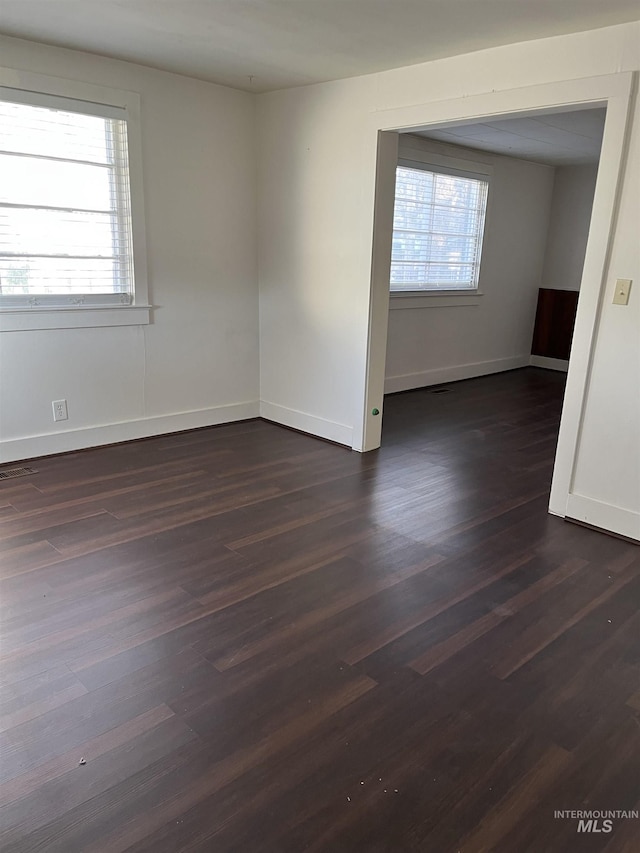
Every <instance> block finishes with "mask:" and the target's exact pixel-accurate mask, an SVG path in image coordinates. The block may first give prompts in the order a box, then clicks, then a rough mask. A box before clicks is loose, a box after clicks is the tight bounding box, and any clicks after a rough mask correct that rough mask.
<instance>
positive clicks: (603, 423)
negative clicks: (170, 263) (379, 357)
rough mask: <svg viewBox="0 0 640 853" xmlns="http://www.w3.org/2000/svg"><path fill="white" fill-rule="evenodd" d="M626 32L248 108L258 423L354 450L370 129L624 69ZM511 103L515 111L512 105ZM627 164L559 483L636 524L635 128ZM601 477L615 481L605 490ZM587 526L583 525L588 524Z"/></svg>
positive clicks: (639, 159)
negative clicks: (627, 286)
mask: <svg viewBox="0 0 640 853" xmlns="http://www.w3.org/2000/svg"><path fill="white" fill-rule="evenodd" d="M639 29H640V28H639V26H638V24H628V25H623V26H618V27H609V28H605V29H601V30H594V31H592V32H585V33H577V34H573V35H569V36H561V37H557V38H552V39H544V40H540V41H533V42H526V43H523V44H517V45H509V46H506V47H501V48H496V49H492V50H487V51H480V52H477V53H473V54H468V55H465V56H460V57H454V58H450V59H445V60H439V61H436V62H431V63H426V64H422V65H416V66H411V67H409V68H401V69H396V70H394V71H389V72H384V73H379V74H372V75H368V76H366V77H360V78H355V79H351V80H344V81H340V82H335V83H326V84H321V85H317V86H309V87H305V88H300V89H295V90H287V91H282V92H275V93H270V94H267V95H264V96H261V98H260V105H259V135H260V143H261V144H260V150H259V157H260V202H259V205H260V206H259V231H260V236H261V242H260V317H261V377H262V392H261V393H262V398H263V399H264V400H268V401H269V402H270V403H271V404H272V405H273V408H272V409H271V411H272V413H277V412H279V413H280V414H281V417H282V419H283V420H285V419H288V420H289V422H293V423H294V425H297V426H300V427H301V428H303V429H305V428H306V429H310V428H311V427H315V429H316V431H317V432H318V433H319V434H323V435H326V436H327V437H336V435H340V436H342V437H343V438H342V440H345V438H346V436H348V435H349V434H351V435H352V436H354V444H355V445H356V446H362V445H361V444H359V438H357V437H360V439H361V436H362V434H363V423H364V400H365V398H366V388H367V361H368V351H367V348H368V336H367V330H368V318H369V309H370V268H371V236H372V229H373V211H374V191H375V182H374V172H375V162H376V144H377V135H376V128H377V127H393V126H394V125H393V124H392V123H389V122H386V121H384V120H383V121H380V118H381V117H382V118H383V117H384V112H385V111H387V110H389V111H393V110H398V109H400V108H403V107H411V106H412V105H424V104H425V103H427V102H433V103H438V102H442V101H445V100H447V99H454V98H458V99H464V98H466V97H467V96H469V95H472V94H477V95H481V94H483V93H487V94H490V93H494V92H497V91H501V90H513V91H515V92H517V89H518V87H527V86H535V85H539V84H545V83H555V82H557V81H563V80H572V79H578V78H585V77H592V76H598V75H606V74H615V73H617V72H621V71H628V70H633V69H638V67H639V66H640V58H639V57H638V50H637V45H638V39H639V34H640V33H639ZM506 100H507V99H503V102H506ZM511 100H512V102H513V104H514V105H517V104H518V98H517V96H516V95H514V96H513V98H512V99H511ZM514 108H515V109H517V108H518V107H517V106H515V107H514ZM637 121H638V118H637V117H636V118H635V122H636V123H637ZM395 126H396V127H397V126H398V125H395ZM629 158H630V165H629V169H628V172H627V175H626V179H625V192H624V194H623V200H622V209H621V215H620V216H619V217H618V218H617V220H616V226H615V237H614V241H613V247H612V253H611V255H610V260H609V278H610V282H609V289H608V292H607V299H606V302H605V304H604V305H603V312H602V318H601V321H600V325H599V330H598V332H597V339H596V342H595V350H594V354H593V368H592V376H591V381H590V385H589V390H588V399H587V401H586V408H585V411H584V424H583V430H582V439H581V445H580V452H579V455H578V459H577V469H576V471H575V477H574V479H575V486H576V488H580V489H581V490H583V491H584V495H585V498H587V499H588V501H590V506H591V507H596V506H597V505H598V504H599V503H604V504H607V505H609V504H608V502H610V501H612V500H613V499H614V498H615V500H616V501H617V504H616V506H618V507H619V508H621V509H623V510H624V511H625V512H628V513H630V514H631V516H630V517H632V518H633V519H636V518H640V497H639V496H638V494H637V482H638V475H639V473H640V442H639V441H637V436H638V434H640V408H639V406H638V403H637V395H638V393H639V391H638V389H640V335H638V328H640V316H639V314H640V292H639V291H640V286H639V285H640V281H638V279H639V278H640V266H639V263H638V258H637V254H636V247H637V242H638V241H637V234H638V211H637V207H636V205H637V201H636V200H635V198H634V195H635V194H636V188H637V186H638V181H639V176H638V165H639V163H640V140H639V139H638V131H637V128H636V129H635V130H634V134H633V138H632V145H631V149H630V152H629ZM616 276H618V277H624V278H635V279H636V284H635V285H634V288H635V289H634V290H632V294H631V301H630V304H629V306H628V307H627V308H622V309H621V308H619V307H618V306H613V305H611V304H610V296H611V288H612V286H613V285H612V281H613V278H614V277H616ZM620 358H623V359H624V360H623V361H622V362H621V361H620ZM621 364H624V369H623V370H622V369H621V367H620V365H621ZM616 365H617V366H616ZM369 402H370V403H371V402H372V401H369ZM373 405H376V402H374V403H373ZM369 408H370V407H369ZM603 411H606V413H607V415H606V417H604V416H603V415H602V414H601V413H602V412H603ZM620 424H622V425H623V427H624V430H625V433H626V434H628V435H629V436H630V437H629V440H628V442H627V443H622V442H620V441H619V440H618V433H619V427H620ZM634 436H635V438H634ZM338 440H340V439H338ZM605 449H606V453H605V452H604V450H605ZM611 471H615V472H616V474H619V477H618V479H617V481H616V482H615V483H612V478H611V473H610V472H611ZM596 515H597V513H596ZM598 517H601V516H598ZM616 518H619V515H617V516H616ZM586 520H591V521H592V523H597V521H595V520H594V517H593V516H592V517H591V519H589V518H587V519H586ZM616 525H617V521H615V522H612V523H611V524H608V525H604V526H609V528H610V529H615V528H616ZM621 526H622V525H618V529H620V528H621ZM625 529H630V527H628V526H627V527H626V528H625ZM629 535H630V534H629ZM638 538H640V525H639V526H638Z"/></svg>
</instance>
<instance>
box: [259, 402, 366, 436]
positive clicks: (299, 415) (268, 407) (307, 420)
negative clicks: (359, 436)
mask: <svg viewBox="0 0 640 853" xmlns="http://www.w3.org/2000/svg"><path fill="white" fill-rule="evenodd" d="M260 416H261V417H263V418H265V419H266V420H268V421H273V422H274V423H277V424H282V425H283V426H288V427H293V429H299V430H301V431H302V432H308V433H309V434H310V435H317V436H320V438H326V439H328V440H329V441H335V442H337V443H338V444H344V445H345V446H346V447H351V444H352V440H353V427H350V426H347V425H346V424H339V423H336V422H335V421H327V420H325V419H324V418H318V417H316V416H315V415H309V414H307V413H306V412H299V411H298V410H297V409H289V408H287V407H286V406H279V405H277V403H269V402H267V401H266V400H261V401H260Z"/></svg>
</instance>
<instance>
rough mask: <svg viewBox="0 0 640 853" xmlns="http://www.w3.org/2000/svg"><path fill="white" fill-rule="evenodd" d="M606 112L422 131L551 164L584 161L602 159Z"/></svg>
mask: <svg viewBox="0 0 640 853" xmlns="http://www.w3.org/2000/svg"><path fill="white" fill-rule="evenodd" d="M605 116H606V110H605V109H602V108H600V109H590V110H573V111H571V112H564V113H544V114H541V115H537V116H529V117H526V118H520V117H517V118H507V119H500V120H499V121H485V122H476V123H474V124H461V125H456V126H455V127H448V128H446V129H445V130H435V129H434V130H425V131H422V132H420V133H419V134H418V135H419V136H426V137H428V138H429V139H437V140H439V141H440V142H450V143H454V144H455V145H464V146H466V147H467V148H474V149H476V150H477V151H490V152H492V153H493V154H505V155H507V156H508V157H520V158H521V159H523V160H531V161H533V162H535V163H545V164H546V165H547V166H568V165H580V164H585V163H597V162H598V159H599V157H600V147H601V145H602V132H603V130H604V120H605Z"/></svg>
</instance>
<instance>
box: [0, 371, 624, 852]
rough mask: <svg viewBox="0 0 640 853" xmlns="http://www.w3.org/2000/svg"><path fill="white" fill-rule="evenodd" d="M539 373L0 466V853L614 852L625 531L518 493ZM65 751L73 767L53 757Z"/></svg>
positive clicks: (618, 845)
mask: <svg viewBox="0 0 640 853" xmlns="http://www.w3.org/2000/svg"><path fill="white" fill-rule="evenodd" d="M562 393H563V385H562V376H561V375H560V374H554V373H549V372H545V371H541V370H536V369H526V370H522V371H516V372H513V373H510V374H502V375H499V376H494V377H487V378H484V379H477V380H471V381H467V382H463V383H458V384H456V385H453V386H451V390H450V391H449V392H447V393H442V394H437V393H433V391H429V390H422V391H418V392H412V393H408V394H401V395H397V396H395V397H392V398H389V399H388V400H387V402H386V412H385V425H384V446H383V449H382V450H380V451H377V452H375V453H371V454H367V455H364V456H362V455H359V454H357V453H352V452H350V451H348V450H345V449H342V448H339V447H335V446H332V445H329V444H326V443H323V442H321V441H317V440H314V439H312V438H309V437H306V436H303V435H299V434H297V433H294V432H291V431H288V430H285V429H282V428H280V427H277V426H275V425H272V424H268V423H264V422H259V421H255V422H249V423H243V424H235V425H229V426H224V427H218V428H214V429H208V430H203V431H199V432H193V433H189V434H181V435H175V436H166V437H162V438H156V439H149V440H146V441H143V442H138V443H132V444H126V445H120V446H114V447H110V448H104V449H99V450H92V451H88V452H83V453H76V454H72V455H67V456H63V457H57V458H48V459H42V460H39V461H38V462H37V468H38V469H39V473H37V474H36V475H34V476H31V477H29V478H25V479H21V480H15V481H7V482H4V483H2V484H0V531H1V534H2V542H3V544H2V577H3V580H2V586H1V594H2V605H3V616H2V647H1V651H2V655H3V660H4V663H3V666H2V678H3V688H2V695H1V704H0V712H1V714H2V717H1V729H2V734H1V736H0V737H1V740H2V744H1V745H2V753H1V766H0V774H1V778H0V797H1V799H2V802H3V809H2V813H1V816H0V822H1V827H2V836H1V838H0V847H1V849H2V850H3V851H30V852H31V851H47V853H55V851H59V853H77V851H82V853H94V851H95V853H98V851H99V852H100V853H102V851H104V852H105V853H118V851H125V850H126V851H136V853H140V852H141V851H153V853H165V851H166V853H175V851H207V853H211V851H214V853H301V851H323V853H383V851H384V853H409V851H412V853H413V851H420V853H456V851H461V853H480V851H500V853H526V852H527V851H531V853H556V851H557V852H558V853H566V851H581V853H582V851H587V853H589V851H606V852H607V853H621V851H629V853H631V851H636V853H637V851H638V850H640V821H638V820H617V821H614V824H613V831H612V832H611V833H594V832H591V833H585V832H582V833H578V832H577V831H576V830H577V820H575V819H572V820H569V819H566V820H562V819H554V810H556V809H570V810H573V809H616V810H630V809H637V808H639V807H640V806H639V801H640V774H639V767H640V738H639V736H640V683H639V679H638V670H639V664H640V648H639V645H638V637H639V628H640V612H639V608H638V604H639V602H640V549H638V548H637V547H636V546H634V545H632V544H629V543H625V542H622V541H620V540H617V539H615V538H612V537H608V536H606V535H604V534H601V533H597V532H595V531H592V530H587V529H585V528H581V527H578V526H576V525H572V524H569V523H566V522H563V521H561V520H559V519H557V518H553V517H551V516H549V515H548V514H547V512H546V506H547V500H548V490H549V483H550V477H551V468H552V461H553V453H554V447H555V438H556V430H557V426H558V420H559V412H560V407H561V397H562ZM81 760H84V761H85V762H86V763H81Z"/></svg>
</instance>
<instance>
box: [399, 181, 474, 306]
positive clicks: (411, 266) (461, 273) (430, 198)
mask: <svg viewBox="0 0 640 853" xmlns="http://www.w3.org/2000/svg"><path fill="white" fill-rule="evenodd" d="M488 188H489V182H488V180H487V179H486V178H482V177H467V176H465V175H461V174H456V173H454V172H453V170H447V171H442V172H441V171H439V170H437V171H435V170H430V169H429V168H411V167H409V166H404V165H401V166H398V168H397V170H396V193H395V208H394V218H393V245H392V252H391V291H392V292H400V293H401V292H415V291H425V290H429V291H434V290H435V291H443V290H464V291H470V290H477V288H478V277H479V273H480V258H481V254H482V236H483V231H484V221H485V213H486V207H487V194H488Z"/></svg>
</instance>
